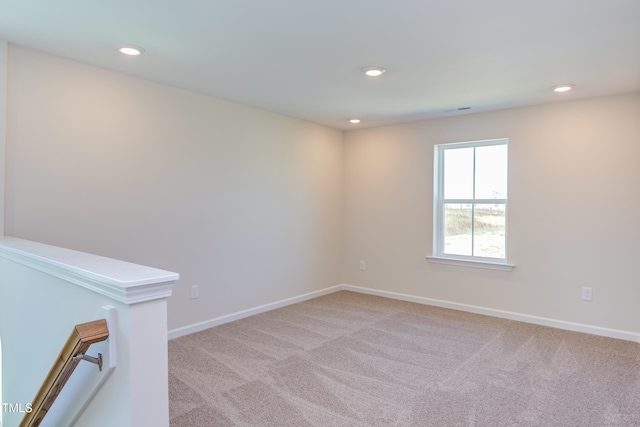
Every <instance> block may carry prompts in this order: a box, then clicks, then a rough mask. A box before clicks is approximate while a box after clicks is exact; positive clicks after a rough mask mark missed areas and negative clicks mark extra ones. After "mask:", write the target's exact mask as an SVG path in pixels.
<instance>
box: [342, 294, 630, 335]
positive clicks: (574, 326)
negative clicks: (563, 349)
mask: <svg viewBox="0 0 640 427" xmlns="http://www.w3.org/2000/svg"><path fill="white" fill-rule="evenodd" d="M341 288H342V289H343V290H345V291H352V292H360V293H363V294H369V295H377V296H381V297H386V298H392V299H397V300H402V301H409V302H415V303H418V304H425V305H432V306H436V307H443V308H450V309H453V310H460V311H466V312H469V313H476V314H484V315H486V316H493V317H498V318H501V319H508V320H517V321H518V322H525V323H532V324H535V325H541V326H549V327H552V328H557V329H564V330H567V331H574V332H584V333H587V334H591V335H599V336H603V337H609V338H617V339H621V340H626V341H633V342H638V343H640V334H639V333H636V332H629V331H621V330H619V329H609V328H602V327H600V326H591V325H585V324H582V323H574V322H567V321H565V320H556V319H549V318H546V317H539V316H532V315H529V314H522V313H514V312H511V311H503V310H496V309H493V308H486V307H479V306H476V305H468V304H460V303H457V302H451V301H443V300H437V299H432V298H425V297H417V296H413V295H407V294H401V293H397V292H389V291H381V290H377V289H371V288H362V287H359V286H351V285H341Z"/></svg>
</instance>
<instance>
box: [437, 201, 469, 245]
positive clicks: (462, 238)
mask: <svg viewBox="0 0 640 427" xmlns="http://www.w3.org/2000/svg"><path fill="white" fill-rule="evenodd" d="M444 253H445V254H451V255H469V256H470V255H471V205H470V204H459V203H447V204H445V206H444Z"/></svg>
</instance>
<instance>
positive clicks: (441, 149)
mask: <svg viewBox="0 0 640 427" xmlns="http://www.w3.org/2000/svg"><path fill="white" fill-rule="evenodd" d="M492 145H507V147H508V145H509V139H508V138H497V139H488V140H482V141H466V142H454V143H447V144H437V145H435V146H434V187H433V256H428V257H427V258H428V259H429V261H431V262H434V263H440V264H443V263H444V264H454V265H461V266H469V267H479V268H488V269H495V270H505V271H511V270H512V269H513V267H514V265H512V264H508V263H507V257H508V248H507V241H508V239H507V233H508V208H509V203H508V201H509V196H508V188H509V187H508V185H507V197H506V198H505V199H477V198H475V194H474V195H473V198H471V199H444V153H445V151H446V150H450V149H460V148H469V147H473V148H476V147H485V146H492ZM507 149H508V148H507ZM507 167H508V165H507ZM473 177H474V180H475V150H474V171H473ZM507 179H508V178H507ZM474 191H475V185H474ZM447 203H460V204H472V205H473V204H496V203H497V204H504V208H505V257H504V258H489V257H480V256H474V255H471V256H469V255H457V254H445V252H444V206H445V204H447ZM472 212H473V211H472ZM472 218H473V217H472ZM472 230H473V219H472ZM473 239H474V233H473V231H472V242H473ZM472 247H473V243H472Z"/></svg>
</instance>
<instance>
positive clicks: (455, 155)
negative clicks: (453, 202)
mask: <svg viewBox="0 0 640 427" xmlns="http://www.w3.org/2000/svg"><path fill="white" fill-rule="evenodd" d="M444 198H445V199H472V198H473V147H468V148H453V149H448V150H444Z"/></svg>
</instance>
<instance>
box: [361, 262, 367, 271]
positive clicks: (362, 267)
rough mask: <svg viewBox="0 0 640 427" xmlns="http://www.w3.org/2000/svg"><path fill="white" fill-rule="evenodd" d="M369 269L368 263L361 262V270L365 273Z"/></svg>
mask: <svg viewBox="0 0 640 427" xmlns="http://www.w3.org/2000/svg"><path fill="white" fill-rule="evenodd" d="M366 269H367V263H366V262H364V261H360V270H362V271H365V270H366Z"/></svg>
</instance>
